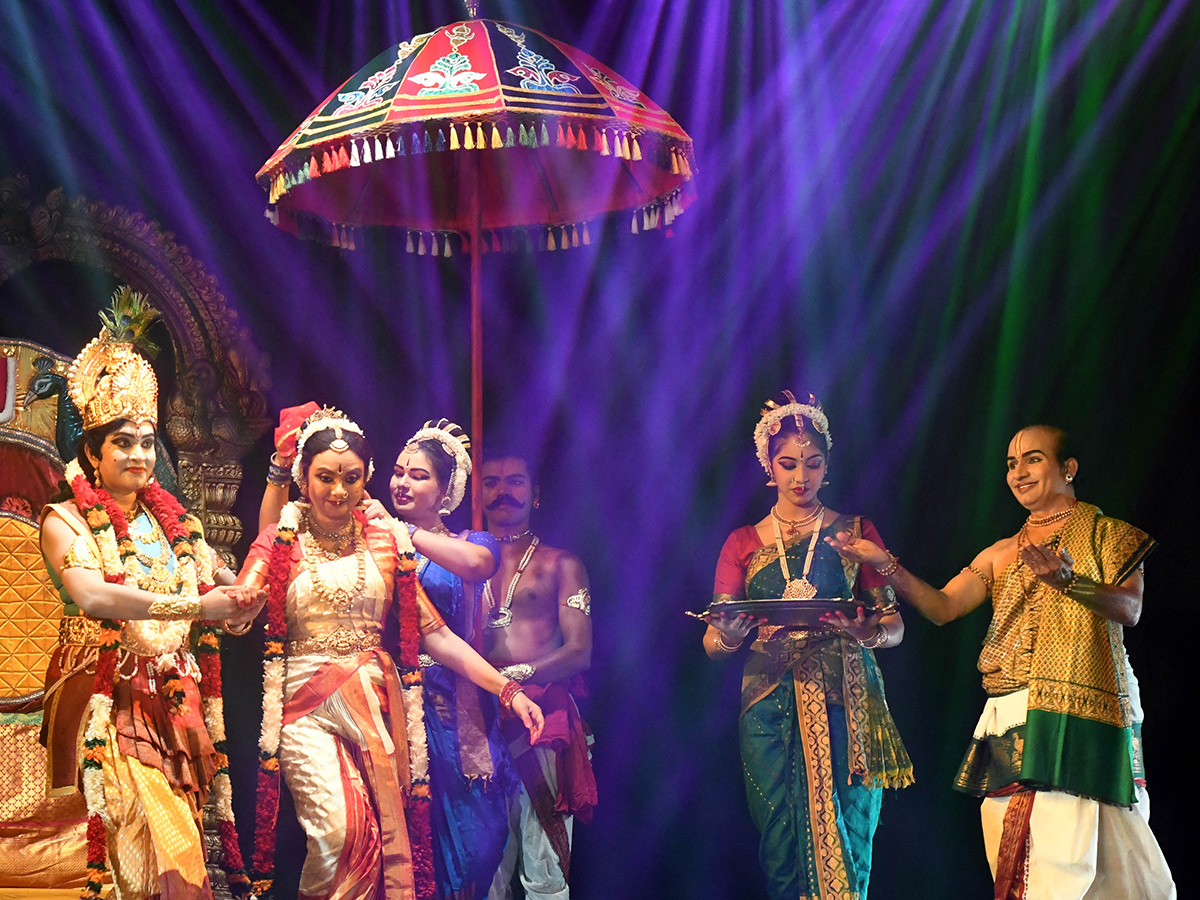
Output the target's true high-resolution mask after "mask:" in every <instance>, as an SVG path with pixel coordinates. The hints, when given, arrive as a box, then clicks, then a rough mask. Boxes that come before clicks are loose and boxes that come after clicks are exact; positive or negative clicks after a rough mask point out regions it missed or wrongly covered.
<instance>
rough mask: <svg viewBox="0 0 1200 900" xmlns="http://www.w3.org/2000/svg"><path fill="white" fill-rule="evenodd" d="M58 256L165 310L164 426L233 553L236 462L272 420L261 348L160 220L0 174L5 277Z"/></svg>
mask: <svg viewBox="0 0 1200 900" xmlns="http://www.w3.org/2000/svg"><path fill="white" fill-rule="evenodd" d="M52 260H58V261H66V262H73V263H78V264H80V265H84V266H90V267H93V268H96V269H99V270H101V271H104V272H107V273H109V274H110V275H112V276H113V277H115V278H116V279H117V280H118V281H119V282H120V283H122V284H128V285H130V286H131V287H133V288H134V289H135V290H138V291H141V292H143V293H144V294H145V295H146V296H147V297H148V299H149V300H150V302H151V304H152V305H153V306H154V308H155V309H157V310H158V311H159V313H160V314H161V316H162V320H163V322H164V324H165V325H166V328H167V331H168V332H169V333H170V335H171V341H172V344H173V348H174V353H175V364H176V373H175V374H176V379H177V388H176V390H175V392H174V393H173V394H172V395H171V396H170V397H168V398H167V400H166V407H167V421H166V433H167V436H168V437H169V438H170V439H171V441H172V442H173V443H174V445H175V448H176V449H177V450H178V452H179V484H180V487H181V489H182V491H183V493H184V494H185V496H186V500H187V502H188V505H189V507H190V508H191V509H192V510H193V511H194V512H196V513H197V514H198V515H199V516H200V517H201V521H203V522H204V525H205V530H206V532H207V535H208V537H209V540H210V542H211V543H212V544H213V545H214V546H215V547H216V548H218V549H219V550H220V551H221V552H222V554H223V555H226V556H228V553H229V547H230V545H231V544H233V543H234V542H235V541H236V540H237V539H238V538H239V537H240V535H241V531H242V527H241V522H240V521H239V520H238V519H237V518H236V517H235V516H233V515H232V514H230V513H229V509H230V507H231V506H232V505H233V501H234V499H235V497H236V496H237V490H238V486H239V484H240V482H241V478H242V467H241V463H240V460H241V459H242V457H243V456H244V455H245V453H246V451H247V450H248V449H249V447H250V446H251V445H252V444H253V443H254V441H255V440H256V439H257V438H258V437H259V436H260V435H261V434H263V433H264V432H265V431H266V430H267V429H268V428H269V427H270V426H271V420H270V419H269V418H268V416H267V403H266V397H265V394H264V391H265V388H266V377H265V373H264V369H265V359H264V357H263V355H262V353H261V352H260V351H259V350H258V349H257V348H256V347H255V346H254V344H253V342H252V341H251V340H250V337H249V334H248V333H247V331H246V329H245V328H244V327H243V326H242V325H240V324H239V323H238V319H237V314H236V313H235V312H234V311H233V310H231V309H229V307H228V304H227V303H226V301H225V297H224V295H223V294H222V293H221V291H220V289H219V287H218V286H217V281H216V279H215V278H214V277H213V276H212V275H211V274H209V273H208V271H207V270H206V269H205V267H204V265H203V263H201V262H200V261H199V260H198V259H196V258H195V257H194V256H192V254H191V252H190V251H189V250H188V248H187V247H186V246H184V245H183V244H180V243H178V242H177V241H176V240H175V236H174V235H173V234H171V233H170V232H167V231H163V229H162V228H161V227H160V226H159V224H158V223H157V222H154V221H151V220H149V219H147V218H146V217H145V216H143V215H141V214H140V213H136V212H132V211H130V210H128V209H125V208H123V207H120V206H110V205H108V204H106V203H104V202H103V201H98V200H89V199H88V198H87V197H83V196H78V197H68V196H67V195H66V192H65V191H64V190H63V189H62V188H56V189H54V190H52V191H50V193H49V194H48V195H46V197H45V198H44V199H35V198H34V197H33V194H32V191H31V189H30V187H29V183H28V179H27V178H25V177H24V176H21V175H14V176H8V177H5V178H3V179H0V284H3V283H4V282H5V281H7V280H8V279H9V278H10V277H12V276H13V275H15V274H16V273H18V272H20V271H22V270H24V269H26V268H29V267H31V266H36V265H38V264H39V263H43V262H48V261H52ZM68 349H69V348H68Z"/></svg>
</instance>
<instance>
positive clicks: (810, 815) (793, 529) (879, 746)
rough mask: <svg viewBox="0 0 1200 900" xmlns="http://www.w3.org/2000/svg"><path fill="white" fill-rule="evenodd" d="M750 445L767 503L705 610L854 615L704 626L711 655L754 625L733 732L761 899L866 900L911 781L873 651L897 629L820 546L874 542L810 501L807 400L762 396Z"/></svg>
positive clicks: (721, 566) (880, 590)
mask: <svg viewBox="0 0 1200 900" xmlns="http://www.w3.org/2000/svg"><path fill="white" fill-rule="evenodd" d="M754 437H755V444H756V445H757V449H758V457H759V461H760V462H761V463H762V465H763V468H765V469H766V471H767V473H768V474H769V475H770V476H771V480H770V482H768V484H769V485H770V486H773V487H775V488H776V490H777V492H778V497H777V500H776V503H775V505H774V506H773V507H772V509H771V512H770V514H769V515H768V516H767V517H765V518H764V519H763V520H762V521H760V522H759V523H758V524H757V525H747V526H745V527H743V528H739V529H738V530H736V531H734V532H733V533H732V534H731V535H730V536H729V538H728V539H727V540H726V541H725V546H724V547H723V548H722V550H721V557H720V560H719V561H718V563H717V574H716V585H715V588H714V598H713V599H714V601H720V600H732V599H741V598H745V599H750V600H759V599H762V600H766V599H778V598H781V597H782V598H788V599H791V598H800V599H805V598H821V599H839V598H840V599H845V600H857V601H859V605H858V606H857V608H856V609H855V611H854V617H853V618H850V617H849V616H848V615H847V614H844V613H841V612H838V613H831V614H828V615H826V616H824V617H823V618H822V622H823V624H822V626H820V627H819V628H815V629H811V630H801V629H795V628H787V627H776V626H772V625H768V624H766V621H767V620H766V619H758V618H752V617H750V616H747V615H739V616H736V617H731V616H726V615H724V614H720V615H715V616H709V617H708V623H709V627H708V630H707V632H706V633H705V636H704V647H705V650H706V651H707V652H708V655H709V656H710V657H712V658H713V659H723V658H726V657H729V656H732V655H733V654H734V653H736V652H737V651H738V650H739V648H740V647H741V646H742V644H743V642H744V641H745V639H746V637H747V636H748V635H749V633H750V631H751V630H753V629H755V628H757V629H758V633H757V635H756V637H755V640H754V641H753V643H752V644H751V646H750V652H749V654H748V656H747V659H746V664H745V669H744V672H743V675H742V698H741V716H740V722H739V732H740V739H741V750H742V770H743V774H744V776H745V780H746V795H747V797H748V799H749V802H750V815H751V817H752V818H753V819H754V823H755V825H757V826H758V829H759V832H760V833H761V835H762V839H761V842H760V844H759V861H760V863H761V864H762V866H763V869H764V871H765V872H766V875H767V887H768V890H769V892H770V895H771V897H772V898H773V900H785V898H787V900H797V898H820V900H835V898H836V900H865V898H866V896H867V884H868V881H869V878H870V874H871V840H872V838H873V836H874V834H875V827H876V825H877V824H878V822H879V809H880V805H881V803H882V799H883V788H885V787H890V788H902V787H906V786H907V785H909V784H911V783H912V780H913V777H912V764H911V762H910V761H909V758H908V753H907V752H906V751H905V749H904V745H903V743H902V742H901V740H900V735H899V733H898V732H897V731H896V726H895V724H894V723H893V722H892V717H891V714H890V713H889V712H888V708H887V701H886V699H885V697H884V692H883V678H882V675H881V674H880V672H879V667H878V665H877V664H876V662H875V654H874V651H875V650H878V649H881V648H884V647H894V646H896V645H897V644H899V643H900V641H901V640H902V639H903V637H904V623H903V622H902V621H901V619H900V615H899V613H898V612H896V599H895V594H894V593H893V591H892V589H891V587H889V586H888V584H887V579H886V577H884V576H885V575H886V574H887V567H884V572H883V574H880V573H879V572H877V571H875V570H874V569H872V568H870V567H865V568H860V567H859V566H857V565H854V564H851V563H849V562H844V561H843V560H842V558H841V557H840V556H839V555H838V554H837V553H836V552H835V551H834V550H833V548H832V547H830V546H828V544H826V542H825V540H824V539H825V538H828V537H831V536H834V535H839V534H845V535H855V536H864V537H867V536H869V537H870V539H871V540H872V541H874V542H875V543H880V539H879V534H878V532H877V531H876V529H875V526H874V525H873V524H871V522H870V521H869V520H867V519H863V518H861V517H858V516H847V515H843V514H841V513H836V512H834V511H832V510H829V509H826V508H825V507H824V506H823V505H822V504H821V502H820V500H819V499H818V495H819V493H820V490H821V487H822V486H823V484H824V483H825V472H826V462H827V459H828V455H829V450H830V447H831V445H832V443H833V442H832V439H831V438H830V434H829V422H828V420H827V419H826V417H825V414H824V412H823V411H822V410H821V406H820V404H819V403H818V402H817V400H816V398H815V397H813V396H812V395H811V394H809V395H807V396H806V397H805V398H804V399H803V400H802V401H798V400H797V399H796V397H795V396H794V395H793V394H792V393H791V392H790V391H784V392H783V393H782V394H780V395H777V396H776V397H775V398H772V399H771V400H769V401H768V402H767V405H766V408H765V409H764V410H763V415H762V419H761V421H760V422H759V424H758V427H757V428H756V429H755V433H754ZM880 546H882V544H880Z"/></svg>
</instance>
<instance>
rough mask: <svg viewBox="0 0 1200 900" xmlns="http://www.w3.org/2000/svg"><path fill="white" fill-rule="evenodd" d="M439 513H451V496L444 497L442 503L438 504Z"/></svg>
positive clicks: (445, 514)
mask: <svg viewBox="0 0 1200 900" xmlns="http://www.w3.org/2000/svg"><path fill="white" fill-rule="evenodd" d="M438 515H439V516H448V515H450V498H449V497H443V498H442V502H441V503H440V504H438Z"/></svg>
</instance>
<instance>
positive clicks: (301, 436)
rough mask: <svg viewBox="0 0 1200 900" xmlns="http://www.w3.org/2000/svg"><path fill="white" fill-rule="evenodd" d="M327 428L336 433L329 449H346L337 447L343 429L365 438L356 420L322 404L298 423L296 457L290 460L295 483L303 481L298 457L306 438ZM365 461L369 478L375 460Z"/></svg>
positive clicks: (306, 440)
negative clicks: (301, 422)
mask: <svg viewBox="0 0 1200 900" xmlns="http://www.w3.org/2000/svg"><path fill="white" fill-rule="evenodd" d="M328 428H332V429H333V430H334V432H335V434H336V435H337V438H336V439H335V440H334V443H333V444H332V445H330V449H332V450H338V451H339V452H340V451H341V450H345V449H348V447H347V446H343V447H338V445H337V440H340V439H341V436H342V432H343V431H353V432H354V433H355V434H357V435H358V436H359V437H360V438H363V439H364V440H366V435H365V434H363V430H362V429H361V428H359V427H358V423H357V422H353V421H351V420H350V419H347V418H346V414H345V413H344V412H342V411H341V410H340V409H334V408H333V407H332V406H322V407H321V408H320V409H318V410H317V411H316V412H315V413H313V414H312V415H311V416H309V417H308V418H307V419H305V420H304V422H303V424H301V425H300V428H299V430H298V431H297V432H296V458H295V460H293V461H292V480H293V481H294V482H296V484H303V483H304V477H303V473H302V472H301V469H300V458H301V457H302V456H303V455H304V445H305V443H307V442H308V439H309V438H310V437H312V436H313V435H314V434H316V433H317V432H318V431H324V430H326V429H328ZM365 462H366V464H367V478H368V480H369V479H370V478H371V476H372V475H373V474H374V473H375V461H374V460H371V459H368V460H365Z"/></svg>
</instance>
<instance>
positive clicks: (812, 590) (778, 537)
mask: <svg viewBox="0 0 1200 900" xmlns="http://www.w3.org/2000/svg"><path fill="white" fill-rule="evenodd" d="M772 512H774V510H773V509H772ZM824 521H825V510H824V508H822V509H821V510H820V511H819V512H818V513H817V524H816V525H814V526H813V530H812V537H811V538H809V541H808V555H807V556H805V557H804V571H803V572H802V573H801V575H800V577H799V578H796V579H793V578H792V573H791V572H790V571H789V570H788V561H787V550H786V549H785V548H784V546H783V534H782V533H781V532H780V530H779V522H778V521H776V520H775V519H772V520H771V525H772V527H773V528H774V529H775V547H776V549H777V550H778V551H779V567H780V568H781V569H783V581H784V588H783V599H784V600H808V599H811V598H812V597H815V596H817V587H816V585H814V584H813V583H812V582H811V581H809V580H808V573H809V570H810V569H811V568H812V561H813V553H814V552H815V551H816V549H817V538H818V537H820V534H821V525H822V523H824Z"/></svg>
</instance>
